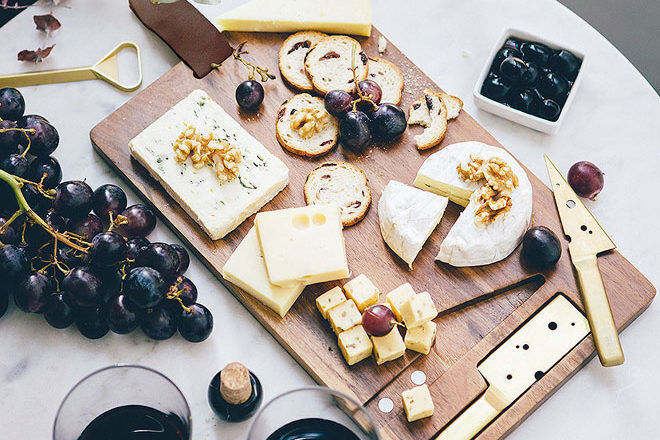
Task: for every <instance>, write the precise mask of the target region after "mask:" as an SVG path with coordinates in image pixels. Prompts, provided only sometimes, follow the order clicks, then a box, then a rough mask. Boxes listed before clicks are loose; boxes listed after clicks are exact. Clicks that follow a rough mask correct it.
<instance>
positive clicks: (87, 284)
mask: <svg viewBox="0 0 660 440" xmlns="http://www.w3.org/2000/svg"><path fill="white" fill-rule="evenodd" d="M62 288H63V290H66V291H68V292H69V293H70V294H71V298H72V299H73V300H74V301H75V303H76V304H77V305H79V306H80V307H96V306H98V305H99V304H100V303H101V302H102V301H103V298H104V293H105V292H104V290H103V284H102V283H101V280H100V279H99V277H98V276H97V275H96V274H95V273H94V272H93V271H92V269H90V268H88V267H74V268H73V269H71V270H70V271H69V273H68V274H67V275H66V276H65V277H64V280H63V281H62Z"/></svg>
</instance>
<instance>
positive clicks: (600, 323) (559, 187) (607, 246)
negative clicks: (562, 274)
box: [545, 155, 624, 367]
mask: <svg viewBox="0 0 660 440" xmlns="http://www.w3.org/2000/svg"><path fill="white" fill-rule="evenodd" d="M545 164H546V167H547V168H548V175H549V176H550V186H551V189H552V192H553V194H554V195H555V202H556V204H557V210H558V211H559V219H560V220H561V226H562V228H563V229H564V235H566V236H567V237H568V240H569V243H568V250H569V253H570V256H571V261H572V262H573V266H574V267H575V271H576V274H577V280H578V286H579V288H580V293H581V294H582V302H583V303H584V309H585V311H586V312H587V318H588V319H589V324H590V326H591V333H592V334H593V337H594V343H595V345H596V351H597V352H598V357H599V358H600V363H601V364H603V366H605V367H613V366H615V365H621V364H622V363H623V361H624V357H623V350H622V349H621V342H620V341H619V334H618V332H617V329H616V325H615V324H614V317H613V316H612V309H611V308H610V302H609V300H608V299H607V294H606V293H605V285H604V284H603V279H602V277H601V276H600V270H599V269H598V260H597V258H596V257H597V256H598V254H600V253H601V252H605V251H609V250H611V249H614V248H615V247H616V246H615V245H614V243H613V242H612V240H611V239H610V237H609V236H608V235H607V234H606V233H605V231H604V230H603V228H602V227H601V226H600V225H599V224H598V222H597V221H596V219H595V218H594V217H593V215H591V213H590V212H589V210H588V209H587V208H586V206H584V204H583V203H582V201H581V200H580V198H579V197H578V196H577V195H576V194H575V192H574V191H573V189H572V188H571V187H570V186H569V185H568V182H566V180H565V179H564V178H563V177H562V175H561V173H560V172H559V171H558V170H557V167H555V165H554V164H553V163H552V162H551V161H550V158H549V157H548V156H547V155H546V156H545Z"/></svg>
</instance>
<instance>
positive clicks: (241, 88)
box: [236, 79, 264, 111]
mask: <svg viewBox="0 0 660 440" xmlns="http://www.w3.org/2000/svg"><path fill="white" fill-rule="evenodd" d="M263 100H264V87H263V86H262V85H261V84H260V83H259V82H258V81H255V80H253V79H249V80H247V81H243V82H242V83H240V84H239V85H238V87H236V102H238V105H240V106H241V108H242V109H243V110H248V111H254V110H256V109H258V108H259V106H260V105H261V103H262V102H263Z"/></svg>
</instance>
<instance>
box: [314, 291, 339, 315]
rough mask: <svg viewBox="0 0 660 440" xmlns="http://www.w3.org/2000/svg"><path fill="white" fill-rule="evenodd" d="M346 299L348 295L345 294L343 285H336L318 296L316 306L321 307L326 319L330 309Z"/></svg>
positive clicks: (320, 309) (320, 310)
mask: <svg viewBox="0 0 660 440" xmlns="http://www.w3.org/2000/svg"><path fill="white" fill-rule="evenodd" d="M345 301H346V295H344V292H343V291H342V290H341V287H339V286H335V287H333V288H332V289H330V290H328V291H327V292H325V293H324V294H323V295H319V296H318V297H317V298H316V308H317V309H319V312H320V313H321V316H323V318H324V319H328V311H330V309H332V308H333V307H335V306H338V305H339V304H341V303H343V302H345Z"/></svg>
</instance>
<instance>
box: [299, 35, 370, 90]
mask: <svg viewBox="0 0 660 440" xmlns="http://www.w3.org/2000/svg"><path fill="white" fill-rule="evenodd" d="M354 44H355V45H357V48H356V49H357V51H356V60H355V64H356V67H357V68H356V76H357V80H358V81H362V80H363V79H366V78H367V74H368V73H369V58H368V57H367V55H366V54H365V53H364V52H363V51H362V46H361V45H360V43H359V42H358V41H357V40H355V39H353V38H351V37H347V36H345V35H329V36H327V37H325V38H323V39H321V40H319V41H317V42H316V44H315V45H314V46H312V48H311V49H310V50H309V52H307V55H306V56H305V72H306V73H307V76H308V77H309V79H310V80H311V82H312V84H313V85H314V90H315V91H316V92H317V93H319V94H320V95H323V96H325V94H326V93H328V92H329V91H331V90H344V91H346V92H349V93H350V92H351V91H352V90H353V89H354V88H355V84H354V80H353V76H352V73H351V74H350V77H349V76H348V73H346V71H345V70H344V69H348V70H350V68H351V60H352V47H353V45H354ZM346 45H348V46H349V47H350V48H351V50H350V51H348V50H346V51H345V50H343V49H344V48H345V46H346ZM326 46H328V47H329V48H332V49H331V50H328V51H327V52H324V53H320V52H321V51H325V49H324V48H325V47H326ZM339 52H345V53H344V56H342V54H340V53H339ZM334 55H338V56H334ZM325 56H327V57H328V58H327V60H325V59H323V57H325ZM334 58H339V59H341V61H340V64H341V65H342V66H341V68H339V69H338V70H339V71H341V72H342V74H345V75H347V76H346V77H347V78H348V80H347V81H344V80H343V78H341V79H340V78H339V77H338V76H337V75H336V74H332V75H333V76H334V78H330V75H331V73H330V72H329V70H332V68H331V67H329V66H327V65H323V64H320V63H323V62H324V61H325V62H326V63H328V62H332V59H334ZM338 64H339V63H333V65H334V66H337V65H338ZM329 78H330V79H329Z"/></svg>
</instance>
